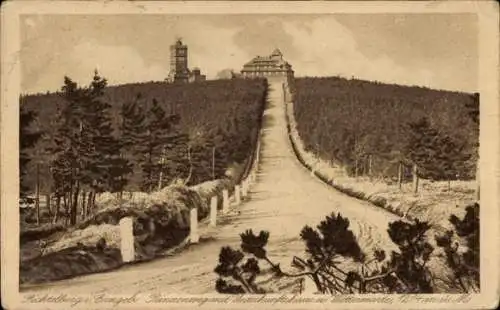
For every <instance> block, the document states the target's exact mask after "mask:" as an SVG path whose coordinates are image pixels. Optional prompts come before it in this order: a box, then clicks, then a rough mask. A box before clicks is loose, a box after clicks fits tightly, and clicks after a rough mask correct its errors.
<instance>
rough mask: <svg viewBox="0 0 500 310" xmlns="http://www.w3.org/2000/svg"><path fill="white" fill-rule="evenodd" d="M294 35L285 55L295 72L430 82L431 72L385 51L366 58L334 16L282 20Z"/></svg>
mask: <svg viewBox="0 0 500 310" xmlns="http://www.w3.org/2000/svg"><path fill="white" fill-rule="evenodd" d="M283 27H284V29H285V31H286V32H287V33H288V34H289V35H290V36H291V37H293V48H292V51H293V53H292V54H290V55H285V56H286V57H287V58H288V59H289V61H290V63H291V64H292V65H293V67H294V70H295V72H296V75H297V76H332V75H339V76H344V77H351V76H354V77H357V78H362V79H369V80H377V81H383V82H391V83H402V84H418V85H430V84H431V83H432V79H433V74H432V72H430V71H428V70H417V71H415V70H412V69H410V68H405V67H403V66H401V65H398V64H397V63H396V62H394V61H393V60H392V59H391V58H389V57H388V56H387V55H384V54H381V55H379V56H378V57H371V58H368V57H367V56H365V55H364V54H363V53H362V52H361V51H360V49H359V47H358V44H357V42H356V39H355V37H354V35H353V34H352V33H351V32H350V30H349V29H347V28H346V27H344V26H343V25H342V24H340V23H338V22H337V21H336V20H335V19H334V18H333V17H323V18H317V19H314V20H312V21H308V22H306V23H297V22H290V21H285V22H284V23H283Z"/></svg>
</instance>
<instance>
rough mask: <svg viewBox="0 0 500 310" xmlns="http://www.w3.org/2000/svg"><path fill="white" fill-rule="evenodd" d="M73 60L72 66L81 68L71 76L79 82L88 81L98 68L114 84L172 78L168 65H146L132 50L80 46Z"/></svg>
mask: <svg viewBox="0 0 500 310" xmlns="http://www.w3.org/2000/svg"><path fill="white" fill-rule="evenodd" d="M71 59H72V60H71V61H72V63H75V64H78V65H77V66H76V68H74V69H72V70H71V71H73V72H68V74H69V75H70V76H72V77H73V76H74V78H75V79H77V80H80V79H83V80H85V79H88V78H87V77H88V76H89V75H90V74H92V71H93V69H94V68H95V69H98V70H99V72H100V73H101V74H102V75H103V76H105V77H106V79H108V81H109V83H110V84H123V83H131V82H137V81H151V80H155V81H156V80H163V79H165V78H166V77H167V75H168V67H167V64H165V65H163V66H162V65H160V64H153V65H146V62H145V61H144V59H143V58H142V56H141V55H140V54H139V53H138V52H137V51H136V50H134V49H133V48H132V47H130V46H106V45H99V44H96V43H91V42H85V43H80V44H78V45H77V46H75V48H74V49H73V53H72V54H71Z"/></svg>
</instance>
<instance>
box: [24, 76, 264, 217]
mask: <svg viewBox="0 0 500 310" xmlns="http://www.w3.org/2000/svg"><path fill="white" fill-rule="evenodd" d="M213 82H216V83H213ZM213 82H211V81H209V82H205V83H199V85H168V84H165V83H145V84H139V87H138V88H136V87H135V86H136V85H125V86H117V87H116V86H108V82H107V80H106V79H105V78H103V77H101V76H100V75H99V73H98V72H97V71H96V72H95V74H94V76H93V78H92V80H91V82H90V83H89V85H88V86H81V85H78V84H77V83H76V82H74V81H73V80H72V79H71V78H69V77H65V78H64V84H63V86H62V88H61V91H59V92H57V93H52V94H44V95H31V96H21V98H20V107H21V111H20V112H21V113H20V117H21V118H20V121H21V123H20V141H21V150H20V172H21V196H27V195H28V194H33V193H35V196H36V198H35V200H36V204H37V208H36V210H39V208H38V203H39V201H40V195H41V192H44V193H45V194H46V195H47V197H48V199H47V201H48V202H49V204H50V202H52V201H54V203H55V206H54V207H53V208H51V207H50V205H49V206H48V209H49V211H50V210H52V209H54V214H50V216H51V217H52V220H53V222H57V221H58V220H59V218H60V217H61V215H64V217H65V220H66V221H69V224H70V225H74V224H76V222H77V220H78V214H80V215H81V216H82V217H83V218H85V217H87V216H89V215H90V214H91V213H92V212H93V211H94V209H95V198H96V195H97V194H99V193H102V192H111V193H116V194H117V195H118V196H121V195H122V194H123V192H124V191H137V190H140V191H145V192H151V191H153V190H158V189H161V188H162V187H164V186H166V185H168V184H169V183H171V182H173V181H175V180H178V181H180V182H182V183H183V184H186V185H191V184H196V183H200V182H203V181H206V180H210V179H216V178H221V177H226V174H227V169H228V168H229V167H230V166H231V165H232V164H234V163H241V162H242V161H243V160H244V159H246V157H247V156H248V155H249V154H250V152H251V150H252V146H253V145H254V143H255V138H256V132H257V130H258V127H259V125H260V123H259V122H260V115H261V114H262V111H263V105H264V103H265V96H266V91H267V84H266V83H265V82H264V81H263V80H254V81H223V82H219V81H213ZM202 84H209V85H202ZM184 88H188V89H184ZM131 89H132V91H133V92H131V91H130V90H131ZM150 90H152V92H149V91H150ZM158 90H161V93H158ZM200 94H201V96H200ZM154 95H159V96H158V97H154ZM186 106H187V109H186ZM61 210H62V211H61ZM60 212H62V214H60ZM36 217H37V222H39V221H40V215H39V213H38V214H37V216H36Z"/></svg>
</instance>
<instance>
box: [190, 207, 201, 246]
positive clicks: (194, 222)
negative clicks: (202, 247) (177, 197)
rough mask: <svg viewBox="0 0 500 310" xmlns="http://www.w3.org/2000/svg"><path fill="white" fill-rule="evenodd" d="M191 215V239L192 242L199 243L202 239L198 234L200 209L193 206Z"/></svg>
mask: <svg viewBox="0 0 500 310" xmlns="http://www.w3.org/2000/svg"><path fill="white" fill-rule="evenodd" d="M190 215H191V216H190V223H189V232H190V233H189V240H190V241H191V243H198V241H199V240H200V236H199V235H198V209H197V208H192V209H191V211H190Z"/></svg>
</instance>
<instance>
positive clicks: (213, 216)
mask: <svg viewBox="0 0 500 310" xmlns="http://www.w3.org/2000/svg"><path fill="white" fill-rule="evenodd" d="M210 226H213V227H215V226H217V196H213V197H212V199H210Z"/></svg>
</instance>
